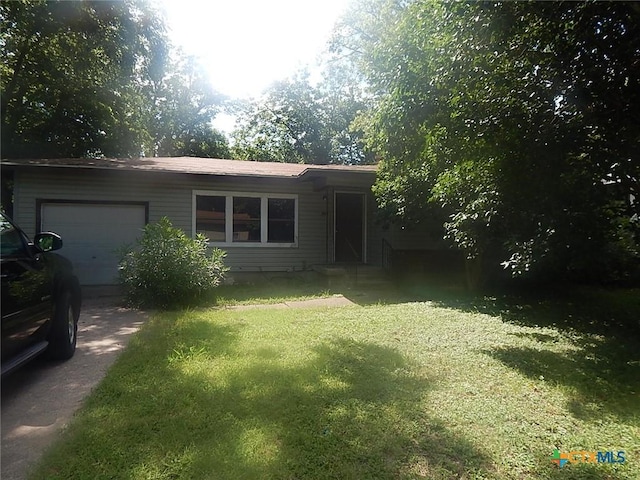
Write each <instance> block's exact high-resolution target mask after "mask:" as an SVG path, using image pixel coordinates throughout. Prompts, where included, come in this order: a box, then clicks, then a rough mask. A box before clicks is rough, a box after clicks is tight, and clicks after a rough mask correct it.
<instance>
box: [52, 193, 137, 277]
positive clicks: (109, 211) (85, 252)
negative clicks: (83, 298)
mask: <svg viewBox="0 0 640 480" xmlns="http://www.w3.org/2000/svg"><path fill="white" fill-rule="evenodd" d="M41 215H42V217H41V218H42V225H41V230H42V231H43V232H46V231H51V232H56V233H57V234H58V235H60V236H61V237H62V242H63V247H62V249H61V250H60V251H59V252H60V254H62V255H64V256H65V257H67V258H68V259H69V260H71V261H72V262H73V267H74V270H75V271H76V274H77V275H78V278H79V279H80V283H81V284H82V285H114V284H116V283H117V279H118V262H119V261H120V249H121V248H122V247H123V246H124V245H131V244H133V243H134V242H135V240H136V239H138V238H140V236H141V230H142V228H143V227H144V225H145V219H146V211H145V206H144V205H122V204H76V203H43V204H42V212H41Z"/></svg>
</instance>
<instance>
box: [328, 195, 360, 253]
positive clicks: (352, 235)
mask: <svg viewBox="0 0 640 480" xmlns="http://www.w3.org/2000/svg"><path fill="white" fill-rule="evenodd" d="M335 227H336V233H335V259H336V262H342V263H346V262H349V263H361V262H364V195H363V194H362V193H336V225H335Z"/></svg>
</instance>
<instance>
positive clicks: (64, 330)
mask: <svg viewBox="0 0 640 480" xmlns="http://www.w3.org/2000/svg"><path fill="white" fill-rule="evenodd" d="M78 316H79V312H78V311H77V309H76V308H75V306H74V302H73V301H72V298H71V292H69V291H68V290H64V291H62V292H61V293H60V294H59V295H58V298H57V299H56V304H55V308H54V313H53V318H52V324H51V332H50V334H49V347H48V350H47V353H48V355H49V357H50V358H52V359H54V360H68V359H69V358H71V357H73V354H74V353H75V351H76V340H77V337H78Z"/></svg>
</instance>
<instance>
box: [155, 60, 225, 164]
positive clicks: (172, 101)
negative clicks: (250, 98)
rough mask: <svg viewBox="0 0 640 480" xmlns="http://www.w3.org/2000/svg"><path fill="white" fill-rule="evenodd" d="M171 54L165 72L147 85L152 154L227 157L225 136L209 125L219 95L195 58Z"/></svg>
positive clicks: (216, 111) (221, 102)
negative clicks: (149, 89) (149, 99)
mask: <svg viewBox="0 0 640 480" xmlns="http://www.w3.org/2000/svg"><path fill="white" fill-rule="evenodd" d="M175 58H176V60H174V61H173V62H172V63H170V66H169V69H168V72H167V73H166V75H165V76H164V77H163V78H161V79H158V80H157V81H155V82H153V83H152V84H151V85H150V88H151V92H152V93H151V96H152V107H151V108H150V110H151V112H153V113H152V118H151V119H150V133H151V135H152V137H153V142H154V152H153V153H154V155H157V156H160V157H173V156H195V157H217V158H226V157H228V156H229V145H228V141H227V139H226V137H225V136H224V134H223V133H221V132H219V131H217V130H215V129H214V128H213V126H212V125H211V121H212V119H213V118H214V117H215V115H216V114H217V113H218V112H219V110H220V108H221V106H222V104H223V103H224V99H223V97H222V96H221V95H220V94H218V93H217V92H215V91H214V90H213V87H212V85H211V83H210V82H209V81H208V79H207V78H206V76H205V74H204V70H203V68H202V66H201V65H199V64H198V62H197V61H196V59H194V58H193V57H189V56H185V55H183V54H182V53H180V52H178V53H177V54H175Z"/></svg>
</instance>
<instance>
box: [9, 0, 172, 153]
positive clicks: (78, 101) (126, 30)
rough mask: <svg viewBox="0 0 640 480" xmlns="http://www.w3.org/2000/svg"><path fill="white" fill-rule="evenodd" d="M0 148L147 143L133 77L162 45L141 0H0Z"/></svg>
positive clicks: (158, 26)
mask: <svg viewBox="0 0 640 480" xmlns="http://www.w3.org/2000/svg"><path fill="white" fill-rule="evenodd" d="M0 16H1V33H0V46H1V47H2V53H3V54H2V57H3V61H2V72H1V73H2V84H1V88H2V154H3V156H5V157H25V156H27V157H28V156H38V157H81V156H91V155H107V156H138V155H140V154H141V153H142V152H143V151H144V150H145V149H148V148H149V147H150V145H151V138H150V136H149V134H148V132H147V130H146V128H145V125H144V120H145V116H146V107H147V105H145V99H144V96H143V92H142V90H141V83H142V80H144V79H147V78H152V77H153V76H154V75H156V76H157V75H159V74H160V72H161V71H162V70H163V68H164V67H163V62H164V58H165V55H166V52H167V48H168V47H167V40H166V37H165V34H164V26H163V22H162V19H161V17H160V16H159V15H158V13H157V12H156V11H155V10H154V8H153V6H152V4H151V3H149V2H146V1H133V0H123V1H83V2H66V1H43V0H41V1H12V2H2V4H0Z"/></svg>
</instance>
